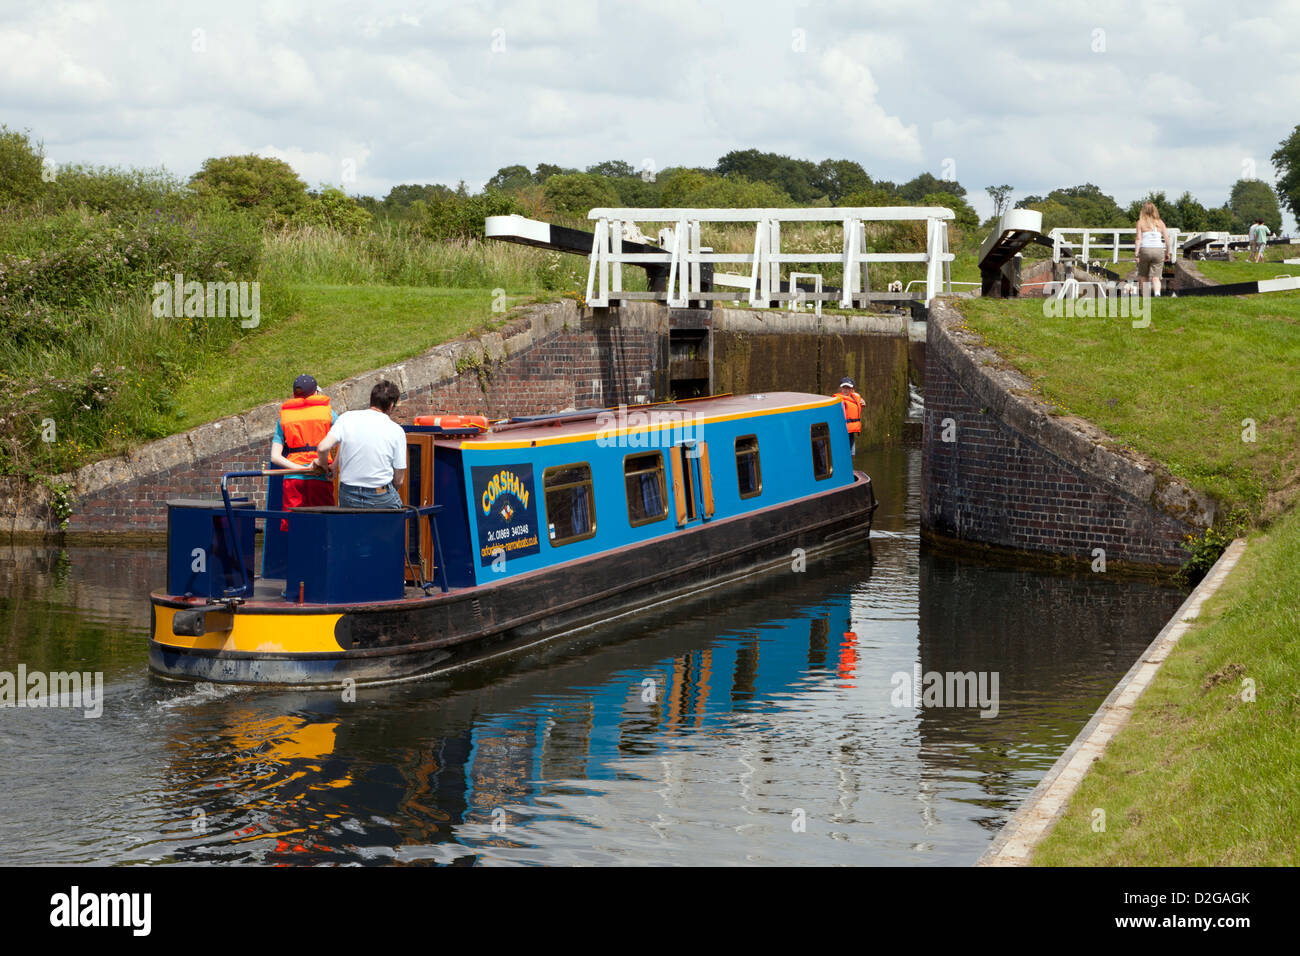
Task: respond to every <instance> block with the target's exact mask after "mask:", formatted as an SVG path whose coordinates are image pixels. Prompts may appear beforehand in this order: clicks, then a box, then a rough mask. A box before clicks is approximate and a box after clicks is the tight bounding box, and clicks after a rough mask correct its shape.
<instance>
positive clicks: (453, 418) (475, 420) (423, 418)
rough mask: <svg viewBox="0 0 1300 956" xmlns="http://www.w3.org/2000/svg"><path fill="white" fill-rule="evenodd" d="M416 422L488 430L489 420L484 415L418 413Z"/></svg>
mask: <svg viewBox="0 0 1300 956" xmlns="http://www.w3.org/2000/svg"><path fill="white" fill-rule="evenodd" d="M415 424H416V425H420V426H424V427H428V426H432V427H434V428H447V429H451V428H477V429H478V430H479V431H481V432H485V431H487V430H488V420H487V419H486V418H484V417H483V416H482V415H417V416H415Z"/></svg>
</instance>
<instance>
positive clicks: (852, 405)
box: [835, 377, 867, 455]
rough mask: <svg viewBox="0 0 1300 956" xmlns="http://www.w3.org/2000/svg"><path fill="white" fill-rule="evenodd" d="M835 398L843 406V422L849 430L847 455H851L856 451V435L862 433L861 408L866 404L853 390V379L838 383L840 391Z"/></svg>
mask: <svg viewBox="0 0 1300 956" xmlns="http://www.w3.org/2000/svg"><path fill="white" fill-rule="evenodd" d="M835 397H836V398H838V399H839V400H840V402H842V403H843V405H844V421H845V424H846V425H847V426H848V429H849V454H850V455H852V454H853V453H854V452H855V451H857V447H858V433H859V432H861V431H862V408H863V406H865V405H866V404H867V403H866V402H864V401H863V400H862V396H861V395H859V394H858V393H857V392H855V391H854V390H853V379H851V378H847V377H846V378H844V379H842V380H841V381H840V390H839V393H838V394H837V395H836V396H835Z"/></svg>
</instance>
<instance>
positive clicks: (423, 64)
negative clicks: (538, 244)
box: [0, 0, 1300, 225]
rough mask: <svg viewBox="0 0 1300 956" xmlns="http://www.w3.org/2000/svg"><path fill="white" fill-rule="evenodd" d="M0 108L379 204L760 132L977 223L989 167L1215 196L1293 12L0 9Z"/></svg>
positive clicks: (1269, 91) (268, 3) (51, 153)
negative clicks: (260, 167) (935, 200)
mask: <svg viewBox="0 0 1300 956" xmlns="http://www.w3.org/2000/svg"><path fill="white" fill-rule="evenodd" d="M0 123H3V124H5V125H7V126H8V127H9V128H10V129H20V130H30V132H31V134H32V136H33V138H35V139H38V140H40V141H42V142H43V144H44V148H45V152H46V155H47V157H48V158H49V159H50V160H51V161H53V162H54V163H55V164H59V163H64V162H77V163H87V164H90V165H95V166H101V165H107V166H144V167H156V166H165V167H166V168H167V169H168V170H170V171H171V172H173V173H175V174H177V175H178V176H181V177H182V178H188V177H189V176H190V175H191V174H192V173H194V172H195V171H196V170H197V169H198V168H199V167H200V165H201V164H202V162H203V160H204V159H206V158H208V157H212V156H225V155H231V154H243V153H258V154H260V155H264V156H275V157H278V158H280V159H283V160H285V161H286V162H288V163H289V164H290V165H291V166H293V167H294V169H295V170H296V171H297V172H298V174H299V175H300V176H301V177H302V178H303V179H304V180H306V181H307V183H308V184H309V185H311V186H313V187H316V186H319V185H321V184H327V183H328V184H334V185H338V186H341V187H343V188H344V189H345V190H346V191H347V192H349V193H352V194H367V195H374V196H378V197H382V196H383V195H385V194H386V193H387V192H388V190H389V189H390V188H391V187H392V186H394V185H396V184H398V183H411V182H414V183H445V184H449V185H454V184H455V183H457V182H458V181H459V180H462V179H463V180H465V182H466V183H467V185H468V186H469V187H470V188H471V189H472V190H473V189H478V188H481V186H482V184H483V183H484V182H485V181H486V180H487V179H488V178H489V177H490V176H491V175H492V174H493V173H494V172H496V171H497V170H498V169H499V168H501V167H503V166H509V165H514V164H522V165H526V166H529V167H530V168H532V167H535V166H536V165H537V164H538V163H539V162H547V163H554V164H557V165H561V166H571V167H577V168H585V167H587V166H590V165H592V164H594V163H597V162H601V161H603V160H609V159H622V160H625V161H627V162H629V163H631V164H632V165H633V166H635V167H637V168H638V169H646V170H657V169H663V168H665V167H667V166H706V167H707V166H712V165H714V164H715V163H716V161H717V159H718V158H719V157H720V156H722V155H723V154H725V153H727V152H728V151H730V150H733V149H749V148H756V149H759V150H764V151H772V152H777V153H781V154H784V155H789V156H794V157H798V158H805V159H811V160H814V161H819V160H822V159H826V158H834V159H841V158H842V159H852V160H856V161H857V162H859V163H861V164H862V166H863V167H864V168H865V169H866V170H867V172H868V173H869V174H870V175H871V176H872V177H873V178H875V179H889V180H893V181H895V182H903V181H906V180H908V179H911V178H912V177H914V176H915V175H917V174H918V173H920V172H922V171H928V172H930V173H932V174H933V175H935V176H938V177H940V178H956V179H957V180H958V181H959V182H960V183H961V184H962V185H963V186H965V187H966V189H967V195H968V199H970V200H971V201H972V205H974V206H975V208H976V210H977V211H978V212H979V213H980V214H981V217H983V216H986V215H988V214H990V213H991V211H992V203H991V200H990V199H989V197H988V196H987V195H986V194H985V192H984V187H985V186H988V185H998V184H1004V183H1005V184H1010V185H1012V186H1013V187H1014V188H1015V192H1014V193H1013V200H1014V199H1016V198H1022V197H1024V196H1026V195H1029V194H1040V195H1041V194H1044V193H1046V192H1048V191H1049V190H1051V189H1053V188H1056V187H1061V186H1071V185H1076V184H1080V183H1084V182H1091V183H1095V184H1096V185H1098V186H1100V187H1101V188H1102V189H1103V190H1104V191H1106V192H1107V193H1110V194H1111V195H1112V196H1114V197H1115V198H1116V199H1117V200H1118V201H1119V202H1120V203H1121V204H1126V203H1127V202H1128V201H1130V200H1132V199H1135V198H1138V197H1139V196H1143V195H1145V194H1146V193H1147V192H1148V191H1150V190H1152V189H1162V190H1164V191H1165V193H1166V194H1168V195H1169V196H1170V198H1171V199H1172V198H1174V197H1176V196H1177V195H1179V194H1181V193H1182V192H1183V191H1184V190H1190V191H1191V192H1192V194H1193V195H1194V196H1196V197H1197V198H1198V199H1199V200H1200V201H1201V202H1203V203H1205V204H1206V205H1207V206H1208V205H1219V204H1221V203H1222V202H1224V201H1225V200H1226V198H1227V195H1228V191H1229V189H1230V188H1231V186H1232V183H1233V182H1235V181H1236V180H1237V179H1239V178H1242V177H1248V178H1251V177H1253V178H1259V179H1263V180H1265V181H1267V182H1269V183H1273V182H1274V181H1275V179H1276V176H1275V173H1274V170H1273V168H1272V167H1271V165H1270V163H1269V157H1270V156H1271V154H1272V153H1273V151H1274V150H1275V149H1277V146H1278V144H1279V143H1280V142H1281V141H1282V140H1283V139H1284V138H1285V137H1286V136H1287V135H1288V134H1289V133H1290V132H1291V131H1292V129H1294V128H1295V127H1296V125H1297V124H1300V0H1287V2H1258V3H1251V4H1232V3H1224V2H1222V0H1216V2H1202V0H1189V2H1174V0H1146V2H1135V0H1125V2H1119V0H1116V2H1111V0H1089V2H1086V3H1080V2H1071V3H1056V2H1037V3H1032V4H1030V3H1010V2H999V0H969V2H948V3H940V2H932V0H907V2H906V3H901V2H898V0H894V2H883V3H877V2H872V0H850V2H838V0H788V2H768V0H748V2H716V3H706V2H688V0H636V2H613V0H546V2H542V0H482V2H462V3H454V2H453V3H444V2H428V3H421V2H410V3H384V2H378V0H365V2H356V0H345V2H326V0H322V2H305V0H263V2H252V0H223V2H221V3H186V2H174V3H169V4H165V5H161V4H152V3H134V2H76V3H59V2H54V3H49V2H39V3H37V2H32V3H27V2H14V0H0ZM1287 224H1288V225H1291V220H1290V218H1289V217H1288V218H1287Z"/></svg>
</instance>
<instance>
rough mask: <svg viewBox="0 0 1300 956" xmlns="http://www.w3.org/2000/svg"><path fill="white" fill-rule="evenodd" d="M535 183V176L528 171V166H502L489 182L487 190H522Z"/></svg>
mask: <svg viewBox="0 0 1300 956" xmlns="http://www.w3.org/2000/svg"><path fill="white" fill-rule="evenodd" d="M532 183H533V174H532V173H530V172H529V171H528V167H527V166H502V167H501V168H500V169H498V170H497V171H496V175H494V176H493V177H492V178H491V179H489V180H488V181H487V185H486V186H485V187H484V188H486V189H508V190H514V189H522V188H523V187H525V186H530V185H532Z"/></svg>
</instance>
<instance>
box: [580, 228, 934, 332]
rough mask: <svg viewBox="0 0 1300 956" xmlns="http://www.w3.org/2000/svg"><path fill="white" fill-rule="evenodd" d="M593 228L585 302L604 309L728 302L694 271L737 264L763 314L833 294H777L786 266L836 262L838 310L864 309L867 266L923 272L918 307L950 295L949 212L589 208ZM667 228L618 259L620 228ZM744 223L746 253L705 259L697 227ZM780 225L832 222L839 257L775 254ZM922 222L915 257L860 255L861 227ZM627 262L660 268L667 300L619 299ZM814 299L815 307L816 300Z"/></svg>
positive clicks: (863, 231)
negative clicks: (748, 237) (781, 303)
mask: <svg viewBox="0 0 1300 956" xmlns="http://www.w3.org/2000/svg"><path fill="white" fill-rule="evenodd" d="M587 218H588V219H592V220H594V221H595V229H594V233H595V236H594V238H593V240H592V244H591V263H590V266H589V268H588V272H587V303H588V304H589V305H593V306H607V305H609V300H610V299H611V298H613V299H616V300H620V299H637V298H666V299H667V302H668V304H669V305H670V306H673V307H675V308H683V307H685V306H686V305H687V304H688V303H689V302H691V301H692V300H703V299H731V298H735V293H728V292H704V291H703V289H702V282H701V276H702V270H701V266H703V265H704V264H705V263H708V264H710V265H714V264H718V263H745V264H748V265H749V266H750V274H749V289H748V291H749V304H750V305H751V306H753V307H756V308H770V307H771V306H772V304H773V303H774V302H775V301H778V300H788V299H789V298H790V297H791V296H801V297H802V298H803V299H804V300H805V301H813V295H820V298H831V297H833V293H821V294H817V293H814V294H813V295H809V294H808V293H800V292H798V291H797V290H793V289H792V290H791V291H790V292H781V291H780V288H781V266H782V265H783V264H791V263H801V264H802V263H806V264H812V263H824V264H832V263H838V264H839V265H840V266H841V267H842V268H843V270H844V279H843V280H842V288H841V291H840V294H839V304H840V306H841V308H846V309H847V308H853V307H854V306H855V305H859V304H865V303H866V301H868V300H869V299H870V298H873V297H874V298H883V296H880V295H879V294H878V293H877V294H876V295H874V296H873V295H871V294H870V276H869V273H868V268H869V265H870V263H873V262H923V263H925V267H926V273H925V275H926V278H925V301H926V303H927V304H928V303H929V302H930V300H931V299H933V298H934V297H935V296H936V295H939V294H940V293H945V292H951V290H952V286H951V278H952V266H951V263H952V260H953V255H952V253H950V252H949V251H948V220H950V219H952V218H953V213H952V210H950V209H945V208H942V207H938V206H884V207H866V206H852V207H839V208H835V207H828V208H822V209H606V208H600V209H593V210H591V212H590V213H588V214H587ZM628 222H633V223H672V224H673V227H672V229H671V230H668V229H665V230H661V231H660V233H659V234H660V237H661V239H662V240H663V241H664V242H665V246H666V248H665V249H664V251H663V252H660V253H645V252H642V253H624V252H623V250H622V245H623V240H622V237H623V225H624V224H625V223H628ZM704 222H749V223H753V224H754V251H753V253H752V254H751V253H736V252H713V251H709V250H705V249H703V248H702V247H701V245H700V223H704ZM783 222H838V223H840V225H841V227H842V229H843V234H842V237H841V252H839V253H826V252H786V251H783V250H782V248H781V223H783ZM868 222H925V223H926V239H925V248H924V249H923V250H922V251H920V252H867V251H866V245H867V242H866V223H868ZM630 263H660V264H663V265H666V266H668V291H667V293H646V292H641V293H637V292H624V291H623V270H622V267H623V266H624V265H625V264H630ZM820 298H819V300H820Z"/></svg>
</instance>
